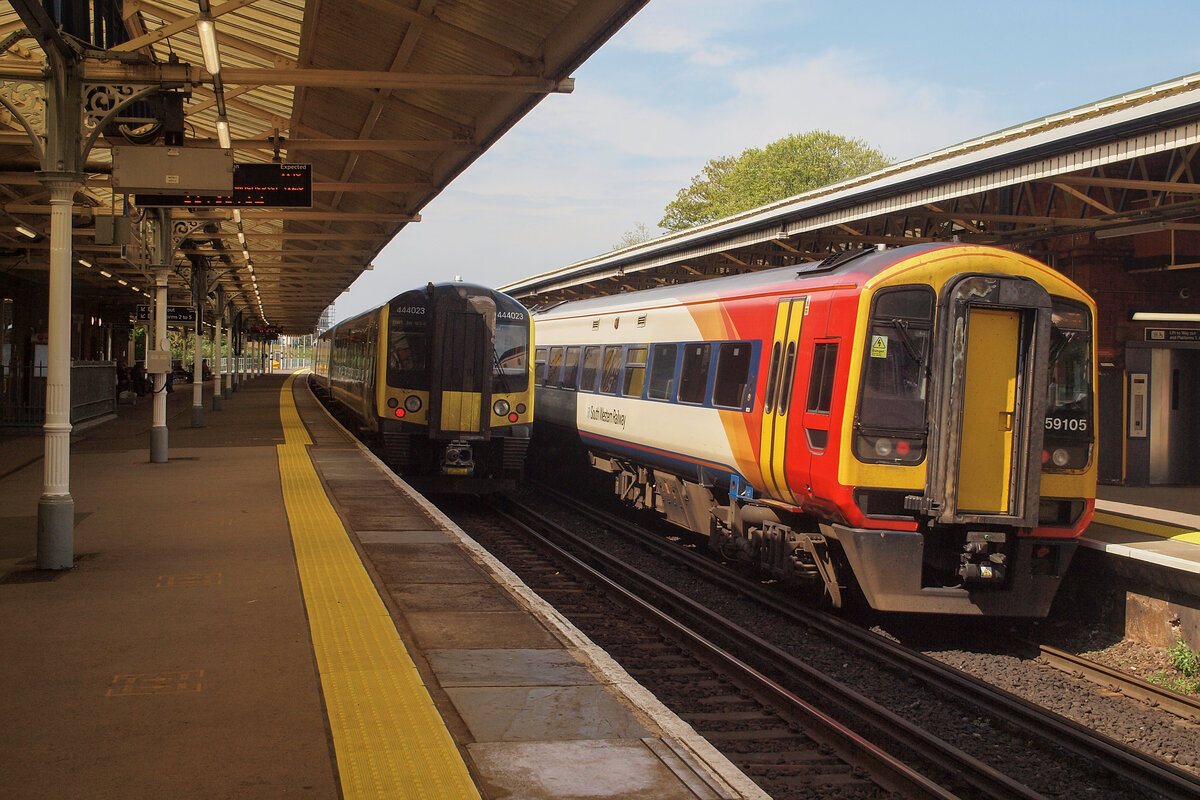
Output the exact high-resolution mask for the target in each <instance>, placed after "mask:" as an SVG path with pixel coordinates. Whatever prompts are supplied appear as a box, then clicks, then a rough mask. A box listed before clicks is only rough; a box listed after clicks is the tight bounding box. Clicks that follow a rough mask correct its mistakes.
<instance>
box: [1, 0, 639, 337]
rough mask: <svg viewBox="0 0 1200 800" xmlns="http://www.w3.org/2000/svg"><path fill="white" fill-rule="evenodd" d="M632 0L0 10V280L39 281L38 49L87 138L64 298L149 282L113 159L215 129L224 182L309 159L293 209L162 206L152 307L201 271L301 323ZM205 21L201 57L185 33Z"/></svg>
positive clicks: (235, 294) (117, 303) (184, 295)
mask: <svg viewBox="0 0 1200 800" xmlns="http://www.w3.org/2000/svg"><path fill="white" fill-rule="evenodd" d="M645 2H646V0H537V1H536V2H530V1H529V0H226V2H220V0H212V2H211V3H210V2H209V0H124V2H122V1H121V0H92V2H90V3H87V2H83V3H62V4H61V5H60V6H58V5H56V6H55V7H59V8H61V9H62V10H61V13H62V14H63V15H64V18H63V19H52V18H51V17H50V16H48V15H47V12H46V11H45V10H44V8H43V5H42V3H41V2H40V0H10V1H9V2H5V3H4V4H3V6H2V7H0V101H2V102H0V192H2V193H3V196H2V198H0V201H2V202H3V204H4V217H3V219H0V271H3V272H6V273H9V274H10V275H13V276H15V277H17V278H20V279H24V280H26V281H30V282H35V283H42V284H44V283H46V281H47V280H48V259H49V256H48V254H49V233H50V230H49V213H50V191H49V190H48V189H47V188H46V186H45V185H44V184H43V183H42V181H41V180H40V179H39V177H38V173H39V171H41V170H46V169H54V168H55V166H54V165H47V164H44V163H42V158H41V155H40V154H41V146H40V143H39V141H40V142H44V141H45V139H44V137H46V136H47V135H48V134H51V133H52V132H51V131H49V130H48V126H50V125H51V124H53V123H51V122H49V120H48V117H49V115H48V113H47V102H48V100H49V99H52V98H48V97H47V88H46V86H47V84H46V81H45V80H44V78H43V76H44V75H47V74H51V71H52V69H53V67H52V64H53V63H55V58H56V57H57V58H59V59H67V60H70V61H73V63H76V64H78V65H79V71H78V74H79V75H80V76H81V78H82V81H81V86H80V87H79V88H78V89H77V90H72V91H73V92H77V94H78V98H77V99H78V103H79V104H80V107H81V109H82V120H83V122H82V125H81V128H82V129H81V131H80V137H81V139H85V140H86V139H89V138H94V146H93V147H91V148H90V150H89V151H88V152H87V154H86V161H85V162H84V164H83V169H82V172H83V173H84V174H85V176H86V179H85V182H84V185H83V188H82V189H81V190H80V191H79V192H78V193H77V194H76V196H75V204H74V217H73V224H74V230H73V237H74V238H73V248H74V256H75V259H76V261H75V263H74V266H73V274H72V280H73V284H74V294H75V296H76V298H77V299H78V298H80V297H88V298H90V299H91V300H93V301H94V302H95V303H96V304H99V305H100V306H104V307H110V308H113V309H114V310H116V311H118V312H120V313H124V312H125V311H128V310H131V309H132V308H133V306H134V305H136V304H139V303H146V302H148V300H147V299H146V298H147V297H148V296H151V295H152V294H153V291H152V289H151V286H152V278H151V275H150V272H149V266H150V262H151V260H152V256H151V254H150V252H148V250H149V248H148V246H147V241H146V238H145V233H144V232H145V229H146V225H145V224H144V222H143V220H144V219H146V218H147V217H148V216H149V217H153V216H154V215H155V214H157V213H159V212H157V211H155V210H154V209H156V208H158V206H157V205H155V204H156V203H158V202H164V201H163V198H162V196H161V193H159V195H158V196H157V197H156V198H150V197H145V196H143V195H147V194H154V193H146V192H143V193H134V194H130V193H129V192H127V191H125V188H126V187H127V186H128V185H129V184H128V182H126V183H124V184H121V185H114V181H113V153H114V152H116V151H121V150H128V149H129V148H147V147H164V146H167V145H171V144H178V145H180V146H182V147H185V148H207V149H214V150H215V149H220V148H221V145H222V142H221V136H222V135H224V134H225V133H226V132H225V131H222V130H220V129H219V127H223V126H224V125H226V124H227V125H228V128H227V135H228V137H229V140H230V142H229V145H230V148H231V149H232V152H233V155H234V160H235V161H236V164H237V165H238V172H239V173H241V172H245V173H246V174H251V173H252V172H253V170H249V169H247V170H243V169H242V165H268V166H267V167H266V172H265V173H254V174H256V175H258V177H256V178H255V179H254V180H252V181H250V185H251V186H254V185H257V184H256V181H257V182H262V180H264V179H263V178H262V177H261V175H262V174H267V175H271V174H272V173H271V167H270V166H269V165H273V164H274V165H278V166H277V167H276V169H282V168H286V167H288V166H291V165H308V166H307V167H305V168H304V171H306V173H307V180H310V181H311V192H312V193H311V206H305V205H299V206H292V207H278V206H273V205H269V204H263V205H258V206H254V205H238V206H231V205H219V204H212V203H209V204H195V205H193V206H191V207H188V208H173V209H172V212H171V215H172V219H173V224H174V225H175V226H177V230H178V236H177V239H178V242H179V247H178V251H177V252H176V253H174V254H173V258H172V264H173V266H174V267H175V274H174V275H173V277H172V278H171V280H170V284H169V293H170V297H169V302H170V303H172V304H176V303H182V304H186V303H189V302H190V298H191V294H190V288H189V280H190V274H191V273H190V270H191V269H192V268H193V267H194V266H196V265H197V264H200V265H203V266H205V267H207V272H208V274H209V275H210V276H216V277H215V280H216V281H217V282H218V284H219V286H220V288H221V289H223V291H224V293H225V294H226V296H228V297H231V298H233V303H234V307H235V308H238V309H240V310H242V311H244V313H245V315H246V316H248V317H250V318H251V319H254V320H256V321H257V322H259V323H261V324H267V325H270V326H273V327H275V328H277V329H278V330H279V331H280V332H282V333H292V334H304V333H310V332H311V331H312V330H313V329H314V327H315V326H316V324H317V321H318V318H319V317H320V315H321V312H322V311H323V310H324V309H325V308H326V307H327V306H329V305H330V304H331V303H332V302H333V301H334V300H335V299H336V298H337V297H338V295H339V294H341V293H342V292H343V291H344V290H345V289H347V288H348V287H349V286H350V285H351V284H352V283H353V282H354V280H355V279H356V278H357V277H358V276H359V275H360V274H361V273H362V272H363V271H364V270H365V269H369V268H371V264H372V260H373V259H374V258H375V257H376V256H377V255H378V254H379V252H380V251H381V250H382V249H383V247H384V246H386V245H387V244H388V242H390V241H391V239H392V238H393V237H394V236H396V235H397V234H398V233H399V232H400V231H401V230H402V229H403V228H404V227H405V226H406V225H408V224H410V223H414V222H418V221H419V215H420V212H421V209H422V208H423V207H424V206H426V205H427V204H428V203H429V202H430V200H431V199H433V198H434V197H435V196H436V195H437V194H438V193H439V192H441V191H442V190H443V189H445V188H446V186H447V185H449V183H450V182H451V181H452V180H453V179H454V178H455V177H456V176H457V175H459V174H460V173H461V172H462V171H463V170H464V169H466V168H467V167H468V166H469V165H470V164H471V163H472V162H473V161H474V160H475V159H477V158H478V157H479V156H480V155H481V154H482V153H483V152H485V151H486V150H487V148H488V147H490V146H491V145H492V143H493V142H495V141H496V140H497V139H498V138H499V137H500V136H501V135H503V134H504V133H505V132H506V131H507V130H508V129H509V128H511V127H512V126H513V125H514V124H516V123H517V122H518V121H519V120H520V119H521V118H522V117H523V116H524V115H525V114H526V113H528V112H529V111H530V110H531V109H532V108H533V107H534V106H535V105H536V104H537V103H538V102H539V101H540V100H541V99H543V98H544V97H545V96H546V95H547V94H552V93H566V92H570V91H571V90H572V88H573V80H572V78H571V73H572V71H573V70H574V69H576V68H577V67H578V66H579V65H580V64H581V63H583V61H584V60H585V59H586V58H588V56H590V55H591V54H592V53H593V52H594V51H595V50H596V49H597V48H598V47H600V46H601V45H602V44H603V43H604V42H605V41H606V40H607V39H608V38H610V37H611V36H612V35H613V34H614V33H615V32H616V31H617V30H618V29H619V28H620V27H621V26H622V25H623V24H624V23H625V22H627V21H628V20H629V19H630V18H631V17H632V16H633V15H634V14H635V13H636V12H637V11H638V9H640V8H641V7H642V6H643V5H645ZM72 13H74V14H76V15H80V14H81V15H82V16H76V17H72V16H71V14H72ZM210 26H211V29H212V30H213V31H214V32H215V40H216V45H217V47H216V51H217V57H218V59H219V65H218V64H214V63H209V64H207V65H206V62H205V53H204V52H203V50H204V48H203V47H202V43H201V37H200V34H199V33H198V31H199V29H200V28H206V27H210ZM210 49H211V48H210ZM48 50H49V51H52V53H53V54H55V55H52V56H51V57H48ZM214 72H215V74H214ZM72 97H74V94H72ZM114 110H115V111H114ZM31 134H32V135H33V136H34V137H40V139H39V140H35V139H33V138H31ZM144 152H145V151H142V152H141V153H139V154H138V155H142V154H143V153H144ZM287 177H293V178H294V177H296V176H295V175H294V174H290V173H289V175H288V176H285V179H286V178H287ZM301 177H305V176H301ZM120 183H121V182H120V181H118V184H120ZM139 196H140V200H139ZM292 196H295V195H292ZM165 202H178V200H173V199H168V200H166V201H165ZM214 202H215V201H214ZM273 202H277V201H276V200H270V199H268V200H266V201H264V203H273ZM114 220H115V221H114ZM126 225H128V226H129V228H130V231H129V234H128V236H127V237H126V236H125V235H124V233H123V226H126ZM22 229H23V230H22ZM110 242H111V243H110Z"/></svg>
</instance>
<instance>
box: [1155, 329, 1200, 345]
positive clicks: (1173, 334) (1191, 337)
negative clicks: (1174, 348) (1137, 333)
mask: <svg viewBox="0 0 1200 800" xmlns="http://www.w3.org/2000/svg"><path fill="white" fill-rule="evenodd" d="M1146 341H1147V342H1200V328H1146Z"/></svg>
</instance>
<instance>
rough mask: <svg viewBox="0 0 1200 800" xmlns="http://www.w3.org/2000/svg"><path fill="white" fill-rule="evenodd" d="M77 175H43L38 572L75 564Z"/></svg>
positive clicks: (79, 179)
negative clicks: (46, 227) (46, 271)
mask: <svg viewBox="0 0 1200 800" xmlns="http://www.w3.org/2000/svg"><path fill="white" fill-rule="evenodd" d="M83 177H84V176H83V175H82V174H80V173H77V172H39V173H38V180H40V181H41V182H42V185H44V186H45V187H46V188H47V189H49V190H50V309H49V315H48V330H47V334H48V338H49V341H48V347H47V350H48V353H47V362H48V363H47V365H46V366H47V371H46V423H45V425H44V426H43V428H42V430H43V431H44V433H45V464H44V467H43V478H42V496H41V499H40V500H39V501H38V528H37V566H38V569H70V568H71V567H73V566H75V499H74V498H73V497H71V225H72V220H71V205H72V202H73V199H74V197H75V192H76V191H78V189H79V187H81V186H82V185H83Z"/></svg>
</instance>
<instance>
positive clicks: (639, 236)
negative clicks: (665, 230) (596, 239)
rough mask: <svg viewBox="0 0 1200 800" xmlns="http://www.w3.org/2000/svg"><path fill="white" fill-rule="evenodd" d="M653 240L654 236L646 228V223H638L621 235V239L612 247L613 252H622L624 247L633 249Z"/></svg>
mask: <svg viewBox="0 0 1200 800" xmlns="http://www.w3.org/2000/svg"><path fill="white" fill-rule="evenodd" d="M653 238H654V234H653V233H651V232H650V229H649V228H647V227H646V223H644V222H639V223H638V224H637V225H634V226H633V227H632V228H631V229H629V230H627V231H625V233H623V234H621V238H620V239H619V240H618V241H617V243H616V244H615V245H613V250H624V249H625V248H626V247H633V246H634V245H635V244H641V243H642V242H648V241H650V240H651V239H653Z"/></svg>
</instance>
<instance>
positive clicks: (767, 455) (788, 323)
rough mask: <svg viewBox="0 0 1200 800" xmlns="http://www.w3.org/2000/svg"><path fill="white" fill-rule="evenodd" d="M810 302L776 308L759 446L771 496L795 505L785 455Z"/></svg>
mask: <svg viewBox="0 0 1200 800" xmlns="http://www.w3.org/2000/svg"><path fill="white" fill-rule="evenodd" d="M807 302H808V301H807V299H806V298H803V297H799V298H788V299H785V300H780V301H779V304H778V305H777V306H776V307H775V332H774V335H773V336H772V342H771V354H770V357H769V358H770V361H769V363H768V366H767V388H766V392H765V393H764V395H763V414H762V438H761V439H760V444H759V452H758V458H759V468H760V469H761V470H762V476H763V481H764V482H765V484H766V485H765V486H764V487H763V491H764V492H766V494H768V495H769V496H771V497H775V498H778V499H780V500H784V501H786V502H789V503H794V502H795V498H794V497H793V495H792V493H791V491H790V490H789V489H788V485H787V475H786V472H785V464H784V456H785V454H786V452H787V431H788V417H789V416H790V415H789V413H788V412H789V411H790V410H791V406H792V405H793V402H792V401H793V400H794V398H793V397H792V387H793V386H794V385H795V382H796V357H797V354H798V351H799V349H800V328H801V326H802V324H803V323H804V313H805V310H806V308H807Z"/></svg>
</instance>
